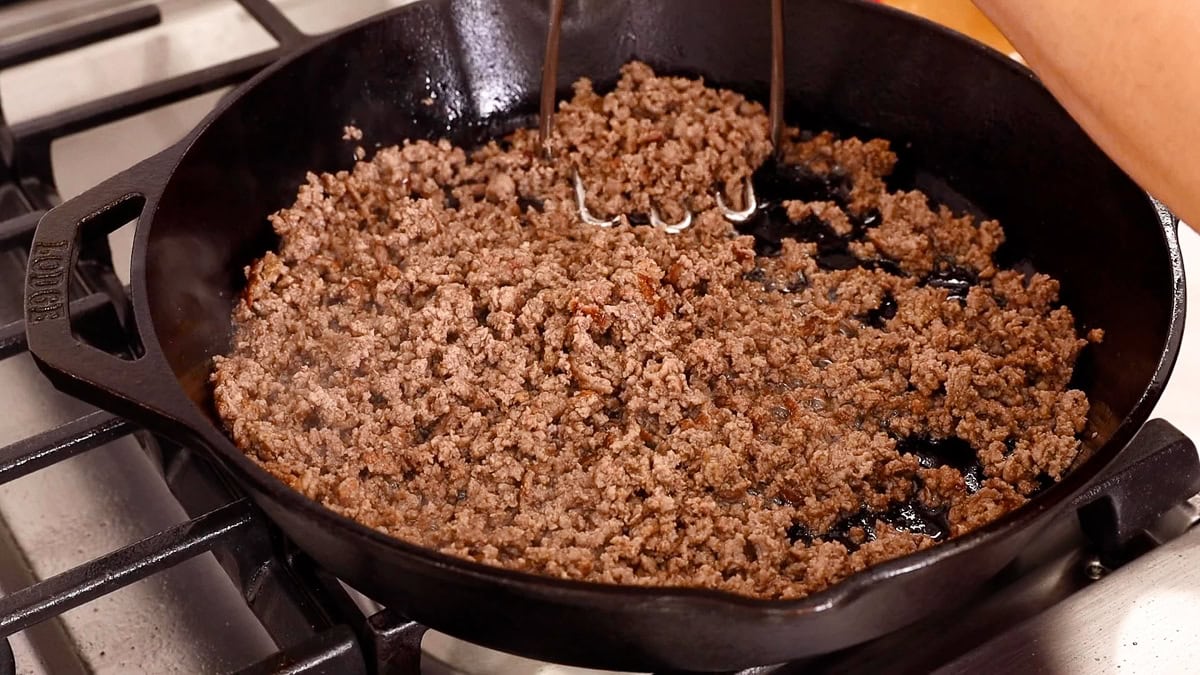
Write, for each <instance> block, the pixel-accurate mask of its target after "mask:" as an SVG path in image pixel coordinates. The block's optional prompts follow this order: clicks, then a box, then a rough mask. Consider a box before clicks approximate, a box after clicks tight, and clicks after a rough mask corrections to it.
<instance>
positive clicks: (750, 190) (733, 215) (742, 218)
mask: <svg viewBox="0 0 1200 675" xmlns="http://www.w3.org/2000/svg"><path fill="white" fill-rule="evenodd" d="M742 194H743V195H744V197H743V199H745V200H746V208H744V209H742V210H741V211H738V210H736V209H734V208H733V207H731V206H729V204H726V203H725V195H724V194H723V193H722V192H721V191H719V190H718V191H717V207H718V208H720V209H721V214H722V215H724V216H725V220H728V221H729V222H731V223H744V222H746V221H747V220H750V216H753V215H754V212H755V211H757V210H758V197H756V196H755V194H754V181H752V180H750V178H746V189H745V191H744V192H743V193H742Z"/></svg>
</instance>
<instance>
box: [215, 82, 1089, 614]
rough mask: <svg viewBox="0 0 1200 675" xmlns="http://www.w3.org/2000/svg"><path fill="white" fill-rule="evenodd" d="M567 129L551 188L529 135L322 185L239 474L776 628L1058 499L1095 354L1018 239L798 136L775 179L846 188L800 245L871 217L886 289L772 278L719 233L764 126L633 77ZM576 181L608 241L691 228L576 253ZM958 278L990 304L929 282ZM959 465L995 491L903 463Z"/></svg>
mask: <svg viewBox="0 0 1200 675" xmlns="http://www.w3.org/2000/svg"><path fill="white" fill-rule="evenodd" d="M557 120H558V121H557V124H558V129H557V134H556V136H555V138H554V146H555V152H556V153H557V155H558V157H557V159H556V160H555V161H553V162H549V163H545V162H542V161H540V160H539V159H538V152H537V150H538V145H537V137H536V133H535V132H533V131H530V130H519V131H517V132H515V133H513V134H512V135H511V136H509V137H508V138H506V139H504V141H503V143H502V144H501V143H498V142H491V143H488V144H487V145H485V146H483V147H482V148H479V149H477V150H474V151H466V150H463V149H461V148H456V147H454V146H452V145H451V144H450V143H448V142H445V141H441V142H437V143H430V142H423V141H419V142H410V143H406V144H404V145H403V146H401V147H393V148H386V149H383V150H380V151H378V152H377V153H376V155H375V156H374V157H373V158H372V159H371V161H369V162H360V163H358V164H357V165H356V166H355V167H354V169H353V170H352V171H349V172H340V173H338V174H335V175H328V174H325V175H315V174H310V175H309V176H308V179H307V182H306V184H305V185H303V186H302V187H301V188H300V190H299V194H298V196H297V199H296V202H295V204H294V205H293V206H292V207H290V208H287V209H284V210H282V211H280V212H279V213H277V214H275V215H273V216H271V222H272V224H273V225H274V228H275V230H276V231H277V232H278V234H279V235H280V237H281V241H282V243H281V246H280V248H279V250H278V251H277V252H271V253H267V254H266V255H265V256H263V257H262V258H261V259H260V260H258V261H256V262H255V263H254V264H253V265H251V266H250V267H249V268H248V270H247V279H248V284H247V287H246V290H245V293H244V295H243V297H242V299H241V301H240V302H239V303H238V304H237V306H236V308H235V311H234V316H233V321H234V324H235V327H236V335H235V337H234V340H233V344H232V348H231V351H230V353H229V354H228V356H225V357H219V358H217V359H216V368H215V372H214V375H213V381H214V385H215V398H216V404H217V408H218V411H219V413H220V414H221V416H222V418H223V419H224V420H225V422H226V424H227V426H228V429H229V432H230V433H231V435H232V437H233V439H234V441H235V442H236V443H237V445H238V446H239V447H241V448H242V449H244V450H245V452H246V453H247V454H248V455H249V456H250V457H251V458H253V459H254V460H255V461H257V462H258V463H260V464H261V465H262V466H263V467H264V468H266V469H267V470H269V471H270V472H272V473H273V474H275V475H276V476H278V477H279V478H280V479H282V480H283V481H284V482H286V483H287V484H288V485H290V486H292V487H293V488H295V489H296V490H298V491H300V492H302V493H303V494H305V495H307V496H308V497H311V498H313V499H315V500H319V501H321V502H323V503H325V504H326V505H328V506H329V507H330V508H332V509H334V510H336V511H338V512H340V513H342V514H344V515H346V516H349V517H351V518H354V519H356V520H358V521H360V522H362V523H364V524H366V525H368V526H370V527H373V528H376V529H378V530H380V531H382V532H385V533H387V534H390V535H392V536H395V537H398V538H401V539H404V540H407V541H410V542H413V543H416V544H420V545H422V546H426V547H429V548H432V549H437V550H440V551H443V552H445V553H448V554H452V555H456V556H461V557H464V558H469V559H471V560H476V561H479V562H483V563H487V564H491V565H499V566H504V567H508V568H513V569H519V570H526V571H530V572H536V573H540V574H545V575H550V576H555V577H564V578H573V579H583V580H591V581H602V582H613V583H621V584H641V585H660V586H701V587H709V588H716V589H722V590H726V591H729V592H733V593H739V594H744V595H750V596H758V597H768V598H796V597H802V596H804V595H807V594H809V593H813V592H816V591H819V590H821V589H824V588H826V587H828V586H829V585H831V584H834V583H836V582H837V581H839V580H840V579H843V578H845V577H846V576H848V575H850V574H853V573H854V572H856V571H859V570H862V569H864V568H866V567H867V566H870V565H874V564H877V563H879V562H882V561H885V560H889V559H892V558H895V557H897V556H901V555H905V554H907V553H910V552H913V551H916V550H920V549H923V548H926V547H928V546H931V545H933V544H935V543H936V540H935V538H934V537H931V536H930V535H928V534H923V533H919V532H915V531H906V530H905V529H904V527H903V526H902V524H900V523H898V522H896V521H893V520H889V519H888V518H887V517H886V516H885V515H884V514H886V513H888V512H889V509H891V508H892V507H894V506H896V505H897V504H902V503H919V504H922V505H924V507H926V508H928V509H929V510H930V511H931V512H936V513H940V514H942V517H944V518H945V522H946V525H947V528H948V534H949V535H955V536H956V535H958V534H962V533H964V532H967V531H970V530H973V529H975V528H978V527H980V526H982V525H984V524H986V523H988V522H990V521H992V520H994V519H995V518H997V517H998V516H1000V515H1001V514H1003V513H1004V512H1006V511H1008V510H1010V509H1012V508H1015V507H1016V506H1019V505H1020V504H1021V503H1023V502H1024V501H1026V500H1027V499H1028V497H1029V496H1030V495H1031V494H1033V492H1034V491H1035V490H1037V489H1038V487H1039V485H1040V484H1041V483H1042V482H1043V481H1044V480H1045V479H1046V478H1047V477H1049V478H1050V479H1057V478H1059V477H1060V476H1061V475H1062V474H1063V472H1064V471H1066V470H1067V468H1068V466H1069V464H1070V462H1071V461H1072V459H1074V457H1075V455H1076V453H1077V450H1078V442H1077V440H1076V434H1078V433H1079V432H1080V431H1081V430H1082V429H1083V424H1084V420H1085V417H1086V414H1087V411H1088V402H1087V399H1086V398H1085V396H1084V395H1083V393H1082V392H1079V391H1074V390H1069V389H1068V383H1069V381H1070V377H1071V373H1072V369H1073V366H1074V362H1075V359H1076V356H1077V355H1078V353H1079V351H1080V349H1082V348H1083V346H1084V345H1085V344H1086V342H1085V341H1084V340H1081V339H1080V338H1079V337H1078V335H1077V334H1076V331H1075V326H1074V320H1073V317H1072V315H1071V312H1070V311H1069V310H1068V309H1067V308H1065V307H1062V306H1060V305H1058V304H1057V297H1058V284H1057V282H1056V281H1054V280H1053V279H1051V278H1049V277H1046V276H1043V275H1033V276H1032V277H1030V278H1027V277H1026V276H1025V275H1022V274H1020V273H1018V272H1013V271H1004V270H998V269H996V268H995V265H994V263H993V261H992V254H993V253H994V252H995V250H996V248H997V246H998V245H999V244H1000V242H1001V241H1002V239H1003V233H1002V231H1001V229H1000V226H999V225H998V224H997V223H995V222H993V221H985V222H976V221H975V220H974V219H972V218H971V217H968V216H959V215H955V214H952V213H951V212H949V211H948V210H947V209H944V208H936V207H931V206H930V205H929V203H928V200H927V199H926V198H925V196H924V195H922V194H920V193H918V192H898V193H893V192H888V191H887V190H886V188H885V184H884V180H883V179H884V177H885V176H886V175H887V174H888V173H889V172H890V171H891V170H892V167H893V165H894V164H895V161H896V158H895V155H894V154H892V152H891V150H890V149H889V147H888V144H887V143H886V142H885V141H880V140H872V141H867V142H863V141H859V140H857V139H838V138H835V137H833V136H832V135H829V134H821V135H818V136H815V137H807V136H802V135H801V134H800V133H799V132H798V131H795V130H790V131H789V133H788V135H787V138H786V147H785V148H784V150H785V153H784V154H785V157H786V158H787V161H790V162H796V163H803V164H804V165H806V166H807V167H809V169H811V170H812V171H813V172H815V173H816V174H818V175H833V174H837V175H841V176H845V177H847V178H848V179H849V180H850V181H851V185H852V187H851V188H850V191H849V194H848V198H847V199H846V200H845V201H844V203H841V204H835V203H832V202H819V203H818V202H810V203H803V202H794V203H792V204H789V205H788V208H787V213H788V215H789V217H790V218H792V219H793V220H801V219H804V218H808V217H816V218H818V219H821V220H822V221H823V222H825V223H826V224H827V225H828V227H829V228H830V229H831V230H832V231H833V232H834V233H835V234H837V235H838V236H847V235H849V234H851V233H852V232H855V231H857V230H855V227H854V225H853V223H852V219H854V218H861V217H862V216H863V214H865V213H868V212H870V211H875V212H877V213H878V221H879V222H878V223H876V224H874V226H872V227H869V228H863V229H862V230H861V231H860V232H859V234H858V235H857V237H858V238H857V239H855V240H854V241H853V243H851V244H850V245H849V251H850V253H851V254H852V255H854V256H855V257H856V258H858V259H860V260H863V261H868V260H877V259H878V260H889V261H892V262H893V263H894V265H893V266H891V267H890V268H889V269H890V271H889V269H885V268H884V267H881V266H878V265H875V266H872V265H860V266H857V267H853V268H851V269H832V270H831V269H826V268H825V267H823V266H822V265H821V264H819V261H818V257H817V255H818V251H817V245H816V244H814V243H811V242H804V241H796V240H794V239H790V238H786V239H784V240H783V242H782V250H781V251H779V254H778V255H777V256H773V257H765V256H758V255H756V254H755V249H754V240H753V239H752V238H751V237H750V236H739V235H738V234H737V233H736V232H735V231H734V230H733V228H732V227H731V226H730V225H729V224H728V223H727V222H725V220H724V219H723V218H722V217H721V215H720V213H719V212H717V211H716V210H715V208H714V201H713V195H714V194H715V190H717V189H720V190H723V191H725V192H726V193H727V194H728V195H730V197H731V199H732V200H734V201H738V200H740V199H741V192H740V191H741V186H742V185H743V183H744V180H745V178H746V177H747V176H748V175H750V173H751V172H752V171H753V169H754V168H755V167H757V166H758V165H759V164H761V163H762V162H763V161H764V159H765V158H766V156H767V155H768V153H769V141H768V134H767V121H766V118H765V115H764V113H763V110H762V108H761V107H760V106H759V105H757V104H754V103H750V102H748V101H746V100H745V99H744V98H742V97H741V96H740V95H738V94H735V93H733V92H729V91H721V90H716V89H711V88H707V87H705V86H704V85H703V83H701V82H697V81H694V80H684V79H678V78H665V77H656V76H655V75H654V74H653V72H651V71H650V69H649V68H648V67H646V66H644V65H641V64H632V65H630V66H628V67H626V69H625V70H624V72H623V77H622V79H621V81H620V83H619V84H618V85H617V87H616V90H615V91H613V92H612V93H609V94H606V95H603V96H602V95H600V94H598V93H596V92H594V91H593V89H592V86H591V84H590V83H588V82H587V81H582V82H580V83H579V84H578V85H577V86H576V90H575V97H574V99H573V100H571V101H568V102H566V103H564V104H563V106H562V108H561V112H560V114H559V115H558V118H557ZM347 133H348V135H350V132H349V131H348V132H347ZM572 167H578V168H579V170H580V172H581V174H582V175H583V176H584V177H585V179H586V181H587V185H588V190H589V200H590V204H591V206H592V208H593V209H594V210H596V211H598V212H600V213H602V214H605V215H608V214H630V213H644V212H646V211H647V210H648V209H649V208H651V207H652V206H658V207H659V208H661V209H663V210H664V217H665V218H668V219H670V218H675V217H677V216H678V215H679V214H680V213H681V211H680V209H682V208H684V207H686V208H690V209H692V210H693V211H695V212H696V213H697V214H698V215H697V217H696V221H695V225H694V227H692V228H691V229H689V230H686V231H685V232H683V233H682V234H678V235H669V234H666V233H665V232H663V231H660V230H657V229H654V228H652V227H638V226H631V225H629V224H628V223H625V222H623V223H621V224H619V225H617V226H615V227H612V228H609V229H603V228H596V227H589V226H586V225H584V224H582V223H581V222H580V221H579V220H578V218H577V216H576V214H575V209H574V202H573V198H572V192H571V184H570V175H571V173H570V172H571V169H572ZM672 209H675V212H671V210H672ZM947 266H949V267H951V268H953V269H955V270H965V271H966V272H967V273H969V277H970V279H971V284H972V285H970V286H969V289H964V290H961V292H958V291H952V290H948V288H947V287H946V286H945V285H944V284H942V285H939V284H937V283H934V282H933V281H931V280H930V279H933V277H931V276H930V275H931V274H935V273H937V272H939V270H942V268H944V267H947ZM885 310H886V311H885ZM1088 338H1089V339H1091V340H1093V341H1096V340H1099V339H1100V338H1101V333H1100V331H1099V330H1093V331H1091V332H1090V333H1089V334H1088ZM951 437H955V438H958V439H962V441H964V442H965V443H967V444H969V446H970V448H973V449H974V452H975V455H976V456H975V457H974V458H973V460H974V461H975V462H977V464H978V465H981V467H982V468H981V471H982V474H980V475H981V476H982V478H975V479H974V483H973V484H972V483H971V481H969V480H967V478H968V476H967V474H966V472H965V470H963V469H962V468H961V467H958V468H956V466H951V465H948V464H941V465H930V464H929V462H928V461H927V460H926V459H925V458H922V457H919V456H918V455H917V454H915V453H913V452H907V451H904V450H903V448H900V447H898V441H900V440H902V439H920V438H930V439H940V438H951ZM906 447H907V446H906ZM980 481H982V483H980ZM859 514H866V516H863V517H861V519H858V520H854V521H853V522H854V523H856V524H854V525H853V526H852V527H847V526H844V524H845V523H846V522H848V521H847V519H849V518H852V517H856V518H858V517H859ZM839 528H840V529H839ZM838 532H842V533H844V534H837V533H838Z"/></svg>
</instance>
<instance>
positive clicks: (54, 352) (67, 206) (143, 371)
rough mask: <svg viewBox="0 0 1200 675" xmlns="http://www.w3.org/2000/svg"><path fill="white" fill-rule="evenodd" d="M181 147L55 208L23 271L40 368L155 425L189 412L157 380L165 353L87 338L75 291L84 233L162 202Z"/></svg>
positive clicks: (58, 382)
mask: <svg viewBox="0 0 1200 675" xmlns="http://www.w3.org/2000/svg"><path fill="white" fill-rule="evenodd" d="M180 152H181V148H180V146H174V147H172V148H169V149H167V150H165V151H163V152H161V153H159V154H158V155H155V156H153V157H151V158H149V159H147V160H145V161H143V162H141V163H139V164H136V165H135V166H133V167H132V168H130V169H128V170H126V171H124V172H122V173H120V174H117V175H116V176H113V177H112V178H110V179H108V180H106V181H104V182H103V183H101V184H100V185H97V186H96V187H94V188H92V189H91V190H88V191H87V192H85V193H83V194H81V195H79V196H78V197H75V198H74V199H71V200H68V201H67V202H65V203H63V204H61V205H59V206H57V207H55V208H54V209H51V210H50V211H49V212H48V213H47V214H46V215H44V216H43V217H42V219H41V221H40V222H39V223H38V226H37V230H36V232H35V233H34V236H33V245H32V247H31V248H30V251H29V263H28V266H27V270H26V277H25V330H26V333H27V334H28V339H29V351H30V353H31V354H32V355H33V358H34V361H35V362H36V363H37V364H38V366H39V368H41V370H42V371H43V372H44V373H45V374H46V376H47V377H48V378H49V379H50V380H51V382H53V383H54V385H55V386H56V387H57V388H59V389H61V390H63V391H66V392H67V393H69V394H72V395H75V396H78V397H79V398H81V399H84V400H87V401H89V402H91V403H94V404H96V405H99V406H101V407H103V408H105V409H108V410H111V411H112V412H115V413H117V414H119V415H123V416H126V417H131V418H135V419H138V420H139V421H146V422H147V424H148V425H150V426H162V425H160V424H157V423H169V422H171V421H178V420H181V419H183V418H185V417H188V416H191V413H190V411H188V410H187V409H186V408H184V406H183V405H181V401H180V399H182V398H184V397H183V396H182V395H178V396H174V395H171V394H173V393H174V392H171V393H170V394H166V395H165V396H164V392H163V391H162V390H163V388H162V387H161V386H158V385H156V382H158V383H161V381H162V375H163V373H164V372H170V371H169V369H168V367H167V365H166V364H165V363H164V362H163V361H162V358H161V356H148V355H140V356H138V357H137V358H134V359H133V360H127V359H123V358H121V357H118V356H114V355H113V354H110V353H108V352H105V351H102V350H100V349H98V348H96V347H93V346H92V345H89V344H86V343H84V342H81V341H80V340H79V339H78V338H76V337H75V334H74V332H73V331H72V328H71V316H70V311H69V298H70V294H69V291H70V283H71V277H72V270H73V269H74V267H75V263H76V261H77V260H78V258H79V243H80V241H81V240H82V239H85V238H91V237H97V236H105V235H107V234H108V233H109V232H112V231H113V230H115V229H117V228H118V227H120V226H122V225H124V224H126V223H128V222H129V221H131V220H133V219H135V218H137V217H138V216H139V215H140V214H141V213H142V210H143V208H144V207H145V206H146V204H148V203H156V202H157V201H158V196H159V195H160V193H161V192H162V189H163V187H164V185H165V183H166V177H167V176H168V175H169V172H170V169H171V168H172V167H173V166H174V165H175V161H176V160H177V159H178V157H179V155H180ZM134 330H136V328H135V329H134ZM139 342H141V341H140V339H139ZM188 405H189V407H190V402H188ZM170 426H171V427H172V428H175V426H174V425H170Z"/></svg>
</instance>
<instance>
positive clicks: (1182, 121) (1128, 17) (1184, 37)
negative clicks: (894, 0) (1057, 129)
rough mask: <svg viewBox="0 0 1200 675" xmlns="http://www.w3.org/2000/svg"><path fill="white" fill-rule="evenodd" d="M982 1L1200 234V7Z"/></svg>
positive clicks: (1153, 2) (1114, 0) (1120, 1)
mask: <svg viewBox="0 0 1200 675" xmlns="http://www.w3.org/2000/svg"><path fill="white" fill-rule="evenodd" d="M975 4H976V5H978V6H979V8H980V9H981V10H983V12H984V13H985V14H987V15H988V18H990V19H991V20H992V21H993V22H994V23H995V24H996V25H997V26H998V27H999V28H1000V30H1001V32H1003V33H1004V35H1005V36H1006V37H1007V38H1008V39H1009V40H1010V41H1011V42H1012V43H1013V45H1014V46H1015V47H1016V48H1017V51H1018V52H1020V54H1021V56H1022V57H1023V58H1024V59H1025V61H1026V62H1027V63H1028V64H1029V66H1030V67H1031V68H1032V69H1033V70H1034V72H1036V73H1037V74H1038V76H1039V77H1040V78H1041V79H1042V81H1043V82H1044V83H1045V84H1046V86H1047V87H1048V88H1049V89H1050V91H1051V92H1053V93H1054V95H1055V96H1056V97H1057V98H1058V100H1059V101H1060V102H1062V104H1063V106H1064V107H1065V108H1066V109H1067V110H1068V111H1069V112H1070V113H1071V114H1072V115H1073V116H1074V117H1075V119H1076V120H1077V121H1078V122H1079V124H1080V125H1081V126H1083V128H1084V129H1085V130H1087V132H1088V133H1089V134H1090V135H1091V136H1092V138H1093V139H1095V141H1096V142H1097V143H1098V144H1099V145H1100V147H1102V148H1103V149H1104V150H1105V151H1106V152H1107V153H1108V154H1109V155H1110V156H1111V157H1112V158H1113V159H1114V160H1115V161H1116V162H1117V163H1118V164H1120V165H1121V167H1122V168H1124V169H1125V171H1127V172H1128V173H1129V175H1130V176H1132V177H1133V178H1134V180H1136V181H1137V182H1138V183H1139V184H1140V185H1141V186H1142V187H1143V188H1144V189H1145V190H1147V191H1148V192H1150V193H1151V194H1153V195H1154V196H1155V197H1157V198H1159V199H1161V200H1162V201H1163V202H1164V203H1166V204H1167V206H1168V207H1170V208H1171V209H1172V210H1173V211H1174V212H1175V213H1176V214H1177V215H1179V216H1180V217H1181V218H1182V219H1183V220H1184V221H1186V222H1188V223H1189V224H1191V225H1192V226H1194V227H1196V228H1197V229H1200V2H1194V1H1193V0H975Z"/></svg>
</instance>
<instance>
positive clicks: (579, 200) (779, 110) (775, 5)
mask: <svg viewBox="0 0 1200 675" xmlns="http://www.w3.org/2000/svg"><path fill="white" fill-rule="evenodd" d="M563 2H564V0H550V12H549V25H548V26H547V30H546V51H545V55H544V58H543V62H542V84H541V97H540V105H539V114H538V131H539V134H540V138H541V151H542V159H544V160H546V161H551V160H552V159H553V158H554V151H553V149H552V147H551V142H550V137H551V133H552V131H553V129H554V104H555V91H556V85H557V84H558V52H559V45H560V43H561V38H562V16H563ZM783 46H784V41H783V0H771V98H770V101H769V104H768V113H769V115H770V124H771V147H772V148H773V149H774V153H775V159H776V160H777V161H778V160H779V159H780V158H781V157H780V156H781V153H782V149H781V148H782V144H781V140H782V137H783V101H784V98H783V97H784V72H783ZM571 180H572V182H573V184H574V188H575V206H576V209H577V210H578V212H579V219H580V220H582V221H583V222H584V223H586V224H588V225H594V226H596V227H612V226H613V225H616V224H617V222H619V221H620V216H613V217H611V218H602V217H600V216H597V215H596V214H594V213H592V211H591V209H589V208H588V205H587V185H586V184H585V183H584V181H583V177H582V176H580V175H579V168H578V167H574V168H572V170H571ZM742 194H743V195H744V198H743V199H744V202H745V203H744V205H743V207H742V208H741V209H737V208H735V207H733V206H731V205H730V203H729V201H727V200H726V199H725V195H723V194H722V193H720V192H718V193H717V195H716V200H717V207H718V208H720V209H721V214H722V215H723V216H725V220H728V221H729V222H731V223H734V224H738V223H744V222H746V221H747V220H749V219H750V218H751V216H753V215H754V214H755V213H756V212H757V211H758V207H759V204H758V200H757V198H756V196H755V194H754V182H753V181H752V180H750V179H747V180H746V185H745V189H744V190H743V192H742ZM682 210H683V214H684V215H683V217H682V218H681V219H680V220H679V221H677V222H674V223H668V222H666V221H664V220H663V219H662V216H661V214H660V212H659V210H658V207H651V209H650V224H651V225H652V226H654V227H657V228H660V229H662V230H665V231H666V232H667V233H668V234H679V233H680V232H683V231H684V230H686V229H688V228H689V227H691V226H692V220H693V214H692V212H691V211H690V210H688V209H686V208H685V209H682Z"/></svg>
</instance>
